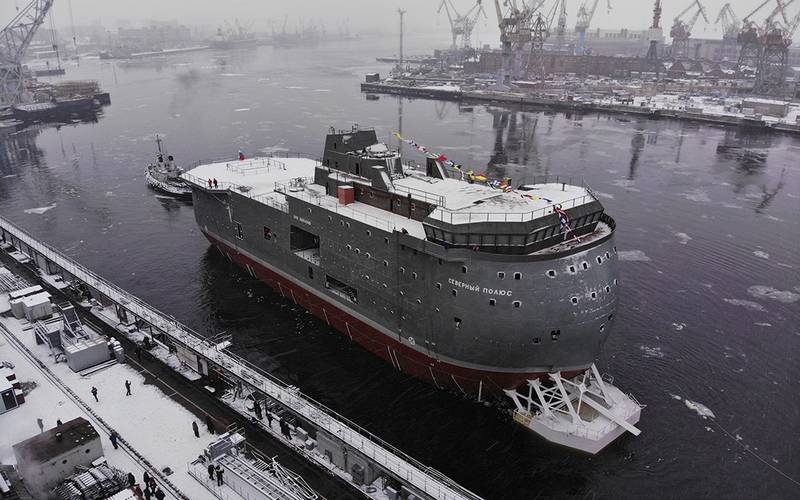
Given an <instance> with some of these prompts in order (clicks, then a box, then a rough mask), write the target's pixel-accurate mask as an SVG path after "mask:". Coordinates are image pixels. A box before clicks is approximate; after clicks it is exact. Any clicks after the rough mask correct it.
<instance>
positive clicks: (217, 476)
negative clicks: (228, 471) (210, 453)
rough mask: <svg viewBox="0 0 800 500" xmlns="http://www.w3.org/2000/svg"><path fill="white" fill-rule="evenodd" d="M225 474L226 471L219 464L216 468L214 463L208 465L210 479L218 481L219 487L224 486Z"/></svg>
mask: <svg viewBox="0 0 800 500" xmlns="http://www.w3.org/2000/svg"><path fill="white" fill-rule="evenodd" d="M224 473H225V471H224V470H222V467H220V466H219V464H217V466H216V467H215V466H214V464H213V463H212V464H208V478H209V479H211V480H212V481H216V482H217V486H222V485H223V484H224V482H223V480H222V476H223V474H224Z"/></svg>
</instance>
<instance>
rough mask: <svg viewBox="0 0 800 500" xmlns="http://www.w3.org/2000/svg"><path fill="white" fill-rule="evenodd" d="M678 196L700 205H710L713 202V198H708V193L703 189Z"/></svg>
mask: <svg viewBox="0 0 800 500" xmlns="http://www.w3.org/2000/svg"><path fill="white" fill-rule="evenodd" d="M678 196H681V197H683V198H686V199H687V200H689V201H696V202H698V203H708V202H710V201H711V198H709V197H708V193H706V192H705V191H703V190H702V189H693V190H691V191H689V192H687V193H681V194H679V195H678Z"/></svg>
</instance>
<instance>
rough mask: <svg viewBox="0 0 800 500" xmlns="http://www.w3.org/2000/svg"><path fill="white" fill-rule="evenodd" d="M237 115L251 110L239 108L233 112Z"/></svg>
mask: <svg viewBox="0 0 800 500" xmlns="http://www.w3.org/2000/svg"><path fill="white" fill-rule="evenodd" d="M233 111H234V112H236V113H241V112H242V111H250V108H237V109H234V110H233Z"/></svg>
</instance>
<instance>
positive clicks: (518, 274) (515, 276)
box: [514, 273, 522, 280]
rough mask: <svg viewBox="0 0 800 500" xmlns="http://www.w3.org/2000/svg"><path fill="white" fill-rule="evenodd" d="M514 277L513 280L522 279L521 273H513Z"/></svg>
mask: <svg viewBox="0 0 800 500" xmlns="http://www.w3.org/2000/svg"><path fill="white" fill-rule="evenodd" d="M514 279H515V280H521V279H522V273H514Z"/></svg>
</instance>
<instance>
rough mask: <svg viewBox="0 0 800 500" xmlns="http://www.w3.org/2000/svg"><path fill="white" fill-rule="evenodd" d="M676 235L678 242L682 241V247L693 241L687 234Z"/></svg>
mask: <svg viewBox="0 0 800 500" xmlns="http://www.w3.org/2000/svg"><path fill="white" fill-rule="evenodd" d="M674 234H675V237H676V238H678V241H680V243H681V245H685V244H687V243H689V242H690V241H692V237H691V236H689V235H688V234H686V233H674Z"/></svg>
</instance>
